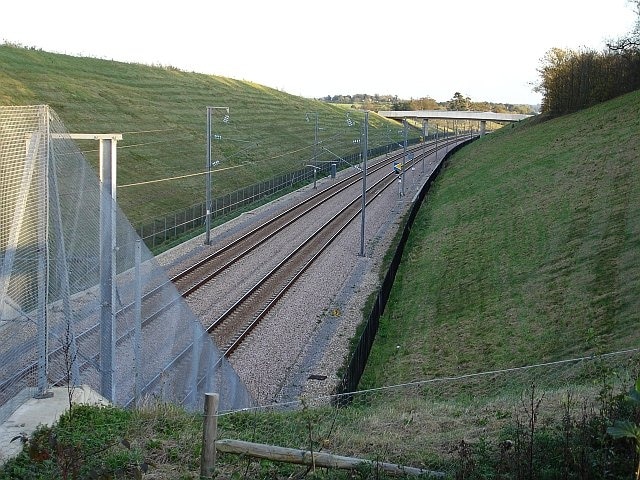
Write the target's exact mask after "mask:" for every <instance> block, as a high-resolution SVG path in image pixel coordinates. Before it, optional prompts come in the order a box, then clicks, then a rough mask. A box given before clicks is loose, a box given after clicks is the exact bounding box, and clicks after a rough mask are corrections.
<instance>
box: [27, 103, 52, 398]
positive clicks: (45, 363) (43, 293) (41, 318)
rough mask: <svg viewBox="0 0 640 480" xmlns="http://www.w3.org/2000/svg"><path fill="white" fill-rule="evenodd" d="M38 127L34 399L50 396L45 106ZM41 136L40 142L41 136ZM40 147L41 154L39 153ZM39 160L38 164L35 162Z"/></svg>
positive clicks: (35, 151) (35, 145) (34, 149)
mask: <svg viewBox="0 0 640 480" xmlns="http://www.w3.org/2000/svg"><path fill="white" fill-rule="evenodd" d="M39 120H40V129H41V132H40V133H42V134H43V135H38V136H37V137H36V139H34V138H33V136H32V138H31V140H32V142H34V143H33V144H32V145H29V149H28V150H31V151H32V152H33V155H34V162H35V163H36V165H37V167H36V169H37V170H39V175H38V176H37V177H36V184H37V189H38V191H39V192H40V194H41V195H42V196H41V197H40V201H39V202H38V217H39V218H38V227H37V228H38V230H37V231H38V254H37V256H38V293H37V299H38V316H37V318H38V350H39V355H38V393H37V394H36V395H35V396H36V398H46V397H49V396H52V393H51V392H48V391H47V390H48V388H49V382H48V380H49V379H48V373H49V318H48V315H47V303H48V293H49V292H48V288H47V285H48V283H49V258H48V257H49V249H48V241H47V240H48V239H47V237H48V224H49V209H48V206H49V189H48V171H49V140H50V135H49V109H48V107H46V106H45V107H43V110H42V111H41V114H40V118H39ZM43 137H44V141H42V138H43ZM43 146H44V153H45V154H44V155H42V154H40V152H41V151H42V150H40V149H41V148H43ZM40 162H42V163H41V164H39V165H38V163H40Z"/></svg>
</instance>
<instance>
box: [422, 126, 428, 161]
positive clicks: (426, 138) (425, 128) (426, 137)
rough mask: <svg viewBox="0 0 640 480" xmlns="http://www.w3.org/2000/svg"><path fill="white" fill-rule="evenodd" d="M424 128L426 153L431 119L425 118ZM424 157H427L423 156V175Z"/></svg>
mask: <svg viewBox="0 0 640 480" xmlns="http://www.w3.org/2000/svg"><path fill="white" fill-rule="evenodd" d="M423 128H424V142H425V151H426V145H427V143H428V139H429V119H427V118H425V119H424V120H423ZM424 157H425V155H422V173H424Z"/></svg>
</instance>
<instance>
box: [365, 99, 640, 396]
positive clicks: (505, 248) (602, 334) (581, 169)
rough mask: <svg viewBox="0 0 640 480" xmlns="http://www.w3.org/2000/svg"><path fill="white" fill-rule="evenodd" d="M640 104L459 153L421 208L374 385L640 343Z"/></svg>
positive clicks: (372, 371)
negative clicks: (639, 115) (639, 114)
mask: <svg viewBox="0 0 640 480" xmlns="http://www.w3.org/2000/svg"><path fill="white" fill-rule="evenodd" d="M638 111H640V92H634V93H632V94H629V95H626V96H623V97H620V98H617V99H615V100H613V101H610V102H607V103H605V104H602V105H599V106H596V107H594V108H591V109H589V110H585V111H582V112H579V113H576V114H574V115H570V116H566V117H561V118H557V119H554V120H549V121H546V122H534V121H527V122H522V123H521V124H519V125H517V126H514V127H513V128H505V129H502V130H501V131H498V132H496V133H495V134H492V135H489V136H486V137H485V138H483V139H481V140H479V141H477V142H475V143H473V144H472V145H470V146H468V147H466V148H464V149H463V150H461V151H460V152H459V153H457V154H456V155H455V156H454V157H453V158H452V159H451V160H450V162H449V163H448V165H447V166H446V168H445V169H444V170H443V172H442V174H441V176H440V178H439V179H438V180H437V182H436V183H435V185H434V188H433V190H432V191H431V192H430V194H429V195H428V196H427V198H426V203H425V204H424V205H423V206H422V208H421V211H420V214H419V215H418V218H417V220H416V225H415V227H414V229H413V230H412V233H411V240H410V242H409V243H408V248H407V250H406V251H405V259H404V262H403V265H402V267H401V270H400V271H399V274H398V276H397V279H396V283H395V286H394V292H393V294H392V298H391V300H390V303H389V306H388V308H387V311H386V313H385V316H384V319H383V321H382V324H381V329H380V332H379V334H378V338H377V340H376V344H375V345H374V352H373V354H372V357H371V359H370V361H369V364H368V368H367V372H366V374H365V378H364V380H363V385H362V386H364V387H368V386H372V385H388V384H395V383H401V382H404V381H412V380H416V379H424V378H430V377H433V376H436V377H437V376H445V375H455V374H459V373H467V372H480V371H487V370H492V369H495V368H505V367H511V366H520V365H527V364H531V363H537V362H545V361H550V360H557V359H561V358H567V357H571V356H581V355H588V354H591V353H597V352H604V351H615V350H616V349H622V348H625V347H637V346H638V345H639V344H640V168H639V167H640V137H639V136H638V132H639V131H640V117H638ZM382 367H384V368H382Z"/></svg>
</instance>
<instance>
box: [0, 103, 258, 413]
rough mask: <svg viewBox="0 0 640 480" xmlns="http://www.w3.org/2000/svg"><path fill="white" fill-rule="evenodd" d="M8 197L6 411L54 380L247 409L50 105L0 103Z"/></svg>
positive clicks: (2, 382) (0, 386)
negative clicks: (221, 394) (217, 396)
mask: <svg viewBox="0 0 640 480" xmlns="http://www.w3.org/2000/svg"><path fill="white" fill-rule="evenodd" d="M101 149H102V144H101ZM0 199H1V201H2V208H1V209H0V255H1V256H0V259H1V261H2V263H1V267H0V268H1V271H0V314H1V316H0V336H1V337H2V339H3V341H2V342H0V413H1V415H0V416H5V417H6V416H7V415H9V414H10V413H11V411H12V410H13V408H14V407H15V406H16V405H17V404H18V403H19V402H21V400H22V399H23V398H24V397H26V396H31V395H46V394H47V392H48V389H49V388H50V387H51V386H55V385H72V386H73V385H79V384H86V385H89V386H91V387H92V388H94V389H95V390H97V391H99V392H101V393H102V394H103V395H105V396H106V397H107V398H108V399H109V400H112V401H114V402H115V403H116V404H120V405H129V404H131V403H132V402H135V401H140V400H142V399H143V398H145V397H154V398H158V399H162V400H163V401H171V402H174V403H180V404H183V405H185V406H186V407H189V408H198V407H199V406H200V402H201V401H202V399H201V397H202V395H200V394H199V393H201V392H204V391H209V390H211V389H215V390H220V391H227V392H228V394H229V397H228V403H227V404H226V405H225V408H232V407H233V408H235V407H242V406H247V405H249V401H250V399H249V397H248V394H247V392H246V390H245V389H244V387H243V385H242V384H241V382H240V380H239V379H238V377H237V376H236V374H235V372H234V371H233V369H232V368H231V367H230V366H229V365H228V363H227V362H226V360H225V359H224V358H223V357H221V355H220V352H219V351H218V350H217V348H216V347H215V345H214V344H213V342H212V341H211V340H210V338H209V336H208V335H207V333H206V332H205V331H204V329H203V328H202V326H201V325H200V323H199V321H198V319H197V318H196V317H195V316H194V315H193V314H192V313H191V311H190V310H189V308H188V307H187V306H186V304H185V303H184V302H183V301H182V298H181V296H180V295H179V293H178V292H177V290H176V289H175V288H174V287H173V285H172V284H171V283H170V282H169V281H168V279H167V278H166V275H165V274H164V272H163V270H162V269H161V268H159V267H158V266H157V265H156V264H155V262H154V260H153V256H152V255H151V253H150V252H149V250H148V249H147V248H146V247H145V246H144V245H142V242H141V241H140V239H139V237H138V236H137V234H136V233H135V231H134V229H133V228H132V227H131V225H130V224H129V222H128V221H127V219H126V218H125V217H124V215H123V214H122V213H121V212H120V211H119V210H118V208H117V205H116V204H115V202H114V201H113V199H112V198H111V196H110V194H106V195H105V192H104V191H101V187H100V182H99V180H98V178H97V177H96V175H95V173H94V172H93V170H92V169H91V167H90V165H88V163H87V162H86V160H85V159H84V157H83V155H82V154H81V153H80V151H79V150H78V148H77V146H76V144H75V142H74V141H72V140H71V138H70V135H69V134H68V133H67V132H66V130H65V129H64V126H63V125H62V123H61V122H60V120H59V119H58V118H57V116H56V115H55V113H54V112H53V111H51V110H50V109H49V108H48V107H46V106H34V107H0ZM109 237H111V238H109ZM106 271H109V272H110V274H109V275H108V276H107V277H106V278H107V281H106V282H105V281H104V280H105V272H106ZM105 288H106V290H105ZM105 319H106V320H107V321H106V322H105ZM107 357H109V358H107ZM105 379H106V380H105ZM105 386H106V387H105ZM105 390H107V391H105ZM3 406H4V407H3ZM2 407H3V408H2Z"/></svg>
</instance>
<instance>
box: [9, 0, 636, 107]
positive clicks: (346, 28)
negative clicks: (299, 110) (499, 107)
mask: <svg viewBox="0 0 640 480" xmlns="http://www.w3.org/2000/svg"><path fill="white" fill-rule="evenodd" d="M635 19H636V18H635V14H634V12H633V9H632V5H631V4H630V3H629V2H628V1H627V0H599V1H595V0H535V1H533V0H484V1H478V0H449V1H443V0H438V1H434V0H400V1H393V0H318V1H315V2H312V1H309V0H297V1H295V0H224V1H222V0H180V1H175V0H172V1H165V2H163V1H158V0H154V1H147V0H127V1H124V0H102V1H101V2H92V1H90V0H89V1H87V0H58V1H52V0H31V1H24V0H4V1H3V3H2V7H1V8H0V41H3V42H11V43H14V44H20V45H23V46H26V47H36V48H40V49H42V50H46V51H49V52H57V53H66V54H69V55H76V56H90V57H96V58H104V59H108V60H118V61H123V62H138V63H144V64H148V65H153V64H155V65H163V66H173V67H177V68H180V69H181V70H185V71H194V72H200V73H206V74H212V75H221V76H225V77H231V78H234V79H238V80H248V81H251V82H255V83H258V84H262V85H266V86H269V87H272V88H276V89H278V90H282V91H285V92H288V93H291V94H293V95H299V96H304V97H310V98H320V97H325V96H327V95H340V94H344V95H348V94H357V93H367V94H371V95H373V94H380V95H397V96H398V97H399V98H401V99H407V100H408V99H412V98H414V99H417V98H422V97H431V98H433V99H435V100H437V101H439V102H442V101H446V100H449V99H451V98H452V97H453V95H454V93H456V92H460V93H462V94H463V95H464V96H466V97H469V98H471V100H473V101H489V102H496V103H511V104H538V103H540V101H541V96H540V94H539V93H536V92H534V91H533V84H535V83H536V82H537V81H538V80H539V75H538V72H537V69H538V68H539V67H540V65H541V59H542V58H543V57H544V55H545V53H546V52H547V51H549V49H551V48H554V47H558V48H570V49H580V48H583V47H586V48H592V49H595V50H601V49H603V48H604V46H605V41H606V40H607V39H611V38H615V37H620V36H623V35H625V34H627V33H629V32H630V31H631V29H632V28H633V25H634V22H635ZM0 68H1V65H0Z"/></svg>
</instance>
